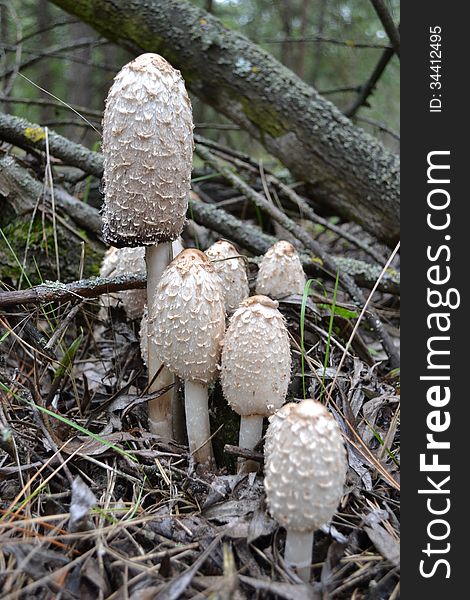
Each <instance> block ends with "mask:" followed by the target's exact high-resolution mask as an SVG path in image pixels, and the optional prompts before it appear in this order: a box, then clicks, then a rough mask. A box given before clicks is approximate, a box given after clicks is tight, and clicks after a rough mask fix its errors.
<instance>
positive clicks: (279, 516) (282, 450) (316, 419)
mask: <svg viewBox="0 0 470 600" xmlns="http://www.w3.org/2000/svg"><path fill="white" fill-rule="evenodd" d="M269 421H270V423H269V427H268V430H267V432H266V441H265V446H264V453H265V467H264V472H265V478H264V486H265V489H266V501H267V505H268V509H269V512H270V513H271V515H272V516H273V517H274V519H276V521H277V522H278V523H279V524H280V525H282V526H283V527H285V529H286V531H287V534H286V548H285V560H286V562H287V563H288V564H289V565H291V566H294V567H296V568H297V572H298V574H299V576H300V577H301V578H302V579H303V580H304V581H306V582H308V581H309V580H310V564H311V561H312V546H313V534H314V531H315V530H316V529H318V528H319V527H321V526H322V525H324V524H325V523H327V522H328V521H329V520H330V519H331V517H332V516H333V515H334V513H335V511H336V508H337V506H338V504H339V502H340V500H341V496H342V493H343V486H344V482H345V478H346V471H347V461H346V452H345V449H344V445H343V440H342V436H341V432H340V429H339V427H338V425H337V424H336V421H335V420H334V418H333V417H332V415H331V414H330V413H329V412H328V410H327V409H326V408H325V406H324V405H323V404H321V403H320V402H317V401H315V400H302V401H301V402H299V403H298V404H295V403H289V404H286V405H284V406H283V407H282V408H281V409H280V410H279V411H278V412H277V413H275V414H274V415H273V416H272V417H271V418H270V419H269Z"/></svg>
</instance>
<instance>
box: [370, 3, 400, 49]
mask: <svg viewBox="0 0 470 600" xmlns="http://www.w3.org/2000/svg"><path fill="white" fill-rule="evenodd" d="M371 2H372V4H373V6H374V8H375V12H376V13H377V16H378V17H379V19H380V21H381V23H382V25H383V26H384V29H385V31H386V32H387V35H388V37H389V38H390V41H391V43H392V46H393V49H394V50H395V54H396V55H397V56H398V58H400V32H399V30H398V28H397V27H396V26H395V23H394V22H393V19H392V15H391V14H390V12H389V10H388V8H387V7H386V6H385V2H384V1H383V0H371Z"/></svg>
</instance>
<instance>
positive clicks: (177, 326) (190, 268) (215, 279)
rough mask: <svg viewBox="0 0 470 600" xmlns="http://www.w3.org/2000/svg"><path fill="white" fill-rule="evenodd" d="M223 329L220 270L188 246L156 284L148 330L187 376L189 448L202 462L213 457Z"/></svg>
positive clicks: (160, 352)
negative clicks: (211, 405)
mask: <svg viewBox="0 0 470 600" xmlns="http://www.w3.org/2000/svg"><path fill="white" fill-rule="evenodd" d="M224 329H225V308H224V297H223V292H222V285H221V281H220V278H219V276H218V275H217V274H216V272H215V269H214V268H213V267H212V265H211V263H210V261H209V259H208V258H207V256H206V255H205V254H204V253H203V252H201V251H199V250H195V249H193V248H189V249H187V250H183V252H181V253H180V254H179V255H178V256H177V257H176V258H175V259H174V260H173V262H172V263H171V264H170V265H169V266H168V267H167V268H166V269H165V271H164V273H163V275H162V277H161V279H160V282H159V284H158V286H157V290H156V294H155V298H154V304H153V307H152V316H151V317H150V318H149V336H150V337H152V339H153V341H154V343H155V348H156V353H157V357H158V359H159V360H160V361H161V362H162V363H163V364H164V365H165V366H166V367H167V368H168V369H169V370H170V371H171V372H172V373H174V374H175V375H177V376H178V377H180V378H181V379H184V383H185V412H186V429H187V433H188V442H189V449H190V451H191V452H192V453H193V455H194V457H195V460H196V462H199V463H210V462H211V461H212V459H213V455H212V444H211V441H210V425H209V410H208V385H209V384H210V383H211V382H212V381H214V380H215V379H216V377H217V375H218V367H219V359H220V351H221V344H222V339H223V335H224Z"/></svg>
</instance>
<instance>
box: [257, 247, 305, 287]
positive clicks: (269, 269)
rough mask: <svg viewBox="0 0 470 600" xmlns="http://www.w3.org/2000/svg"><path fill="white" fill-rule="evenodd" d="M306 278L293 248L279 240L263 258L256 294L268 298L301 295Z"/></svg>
mask: <svg viewBox="0 0 470 600" xmlns="http://www.w3.org/2000/svg"><path fill="white" fill-rule="evenodd" d="M305 282H306V278H305V273H304V270H303V268H302V263H301V262H300V258H299V255H298V253H297V250H296V249H295V248H294V246H293V245H292V244H291V243H289V242H285V241H284V240H281V241H279V242H276V243H275V244H274V246H271V248H269V250H268V251H267V252H266V254H265V255H264V256H263V259H262V261H261V264H260V266H259V271H258V276H257V278H256V293H257V294H265V295H266V296H269V297H270V298H284V297H285V296H290V295H291V294H303V293H304V286H305Z"/></svg>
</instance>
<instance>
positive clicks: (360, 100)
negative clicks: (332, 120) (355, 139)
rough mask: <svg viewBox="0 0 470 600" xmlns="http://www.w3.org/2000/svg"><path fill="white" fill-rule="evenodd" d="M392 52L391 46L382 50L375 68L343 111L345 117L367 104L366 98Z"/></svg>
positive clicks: (390, 57) (352, 114)
mask: <svg viewBox="0 0 470 600" xmlns="http://www.w3.org/2000/svg"><path fill="white" fill-rule="evenodd" d="M394 52H395V51H394V50H393V48H387V49H386V50H384V51H383V53H382V56H381V57H380V60H379V62H378V63H377V65H376V67H375V69H374V70H373V71H372V74H371V76H370V77H369V79H368V80H367V81H366V83H365V84H364V85H363V86H361V88H360V90H359V93H358V96H357V98H356V99H355V100H354V102H353V103H352V104H351V106H350V107H349V108H348V109H347V110H345V111H344V114H345V115H346V116H347V117H349V118H351V117H353V116H354V115H355V114H356V112H357V111H358V110H359V109H360V108H361V106H364V105H367V99H368V98H369V96H370V95H371V94H372V92H373V91H374V89H375V86H376V85H377V82H378V81H379V79H380V78H381V76H382V74H383V72H384V71H385V69H386V67H387V65H388V63H389V62H390V60H391V59H392V58H393V55H394Z"/></svg>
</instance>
